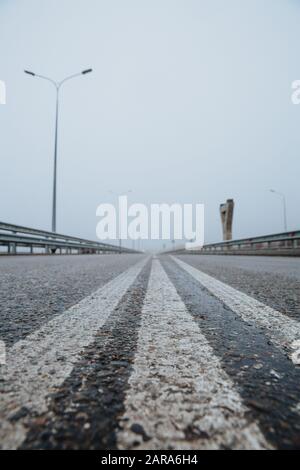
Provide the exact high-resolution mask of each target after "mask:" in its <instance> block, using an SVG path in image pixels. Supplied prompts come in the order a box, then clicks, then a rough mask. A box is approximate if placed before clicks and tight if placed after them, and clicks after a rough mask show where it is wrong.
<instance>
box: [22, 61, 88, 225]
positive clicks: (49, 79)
mask: <svg viewBox="0 0 300 470" xmlns="http://www.w3.org/2000/svg"><path fill="white" fill-rule="evenodd" d="M92 71H93V70H92V69H86V70H83V71H82V72H80V73H76V74H75V75H70V76H69V77H66V78H64V79H63V80H62V81H60V82H56V81H55V80H52V79H51V78H48V77H44V76H43V75H38V74H36V73H34V72H31V71H30V70H24V72H25V73H26V74H27V75H31V76H32V77H36V78H42V79H43V80H47V81H48V82H50V83H52V85H54V86H55V88H56V119H55V145H54V174H53V203H52V232H56V176H57V136H58V112H59V91H60V88H61V86H62V85H63V84H64V83H65V82H66V81H68V80H71V79H72V78H76V77H80V76H81V75H86V74H88V73H91V72H92Z"/></svg>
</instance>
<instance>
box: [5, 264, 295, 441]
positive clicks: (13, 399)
mask: <svg viewBox="0 0 300 470" xmlns="http://www.w3.org/2000/svg"><path fill="white" fill-rule="evenodd" d="M0 292H1V297H0V314H1V336H0V340H1V341H2V342H3V343H2V344H4V345H5V346H6V364H3V365H1V366H0V372H1V377H0V446H1V448H3V449H120V450H123V449H162V450H165V449H179V450H181V449H185V450H194V449H197V450H198V449H199V450H201V449H299V448H300V366H299V365H298V364H299V363H300V360H299V359H300V353H299V350H300V323H299V303H300V259H296V258H295V259H294V258H292V259H286V258H270V257H243V256H241V257H231V256H224V257H222V256H193V255H186V256H178V257H173V256H161V257H147V256H140V255H122V256H120V255H107V256H105V255H104V256H70V257H65V256H62V257H59V256H57V257H39V256H36V257H34V256H33V257H32V256H31V257H11V258H10V257H3V258H1V259H0Z"/></svg>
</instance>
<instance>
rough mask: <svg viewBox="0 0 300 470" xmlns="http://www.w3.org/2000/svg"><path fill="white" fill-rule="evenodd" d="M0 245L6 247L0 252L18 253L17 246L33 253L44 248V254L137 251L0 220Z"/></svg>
mask: <svg viewBox="0 0 300 470" xmlns="http://www.w3.org/2000/svg"><path fill="white" fill-rule="evenodd" d="M0 246H4V247H7V250H6V252H2V253H1V252H0V254H19V253H20V252H19V251H18V248H24V247H25V248H29V253H31V254H34V249H35V248H42V249H44V250H45V251H44V253H45V254H51V253H52V254H54V253H57V252H58V253H60V254H72V253H73V252H74V251H76V252H77V253H78V254H100V253H138V252H137V251H134V250H130V249H128V248H124V247H123V248H120V247H118V246H114V245H110V244H108V243H101V242H95V241H92V240H86V239H84V238H78V237H72V236H68V235H61V234H58V233H53V232H48V231H45V230H37V229H32V228H28V227H22V226H19V225H13V224H8V223H4V222H0Z"/></svg>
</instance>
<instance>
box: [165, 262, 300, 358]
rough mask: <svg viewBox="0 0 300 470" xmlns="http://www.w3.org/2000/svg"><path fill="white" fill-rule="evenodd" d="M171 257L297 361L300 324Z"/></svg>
mask: <svg viewBox="0 0 300 470" xmlns="http://www.w3.org/2000/svg"><path fill="white" fill-rule="evenodd" d="M172 259H173V260H174V261H175V262H176V263H177V264H178V265H179V266H180V267H181V268H182V269H184V270H185V271H186V272H187V273H189V274H190V275H191V276H192V277H193V278H194V279H196V280H197V281H198V282H200V284H202V285H203V286H204V287H205V288H206V289H207V290H209V291H210V292H211V293H212V294H213V295H214V296H215V297H217V298H218V299H219V300H221V301H222V302H223V303H224V304H225V305H227V307H229V308H230V310H232V311H233V312H235V313H237V314H238V315H239V316H240V317H241V318H242V319H243V320H245V321H246V322H249V323H251V324H253V325H255V326H259V327H260V328H262V329H263V330H264V332H265V334H266V335H267V336H268V337H269V338H270V340H271V341H272V343H273V344H275V345H276V346H278V347H279V348H281V349H282V350H283V351H285V350H287V351H288V352H289V354H290V358H291V360H293V362H296V357H297V353H298V355H299V352H295V351H293V353H292V350H293V349H294V346H293V344H298V343H297V341H299V339H300V323H298V322H297V321H295V320H293V319H292V318H289V317H287V316H286V315H283V314H282V313H280V312H278V311H277V310H274V309H273V308H271V307H268V306H267V305H265V304H263V303H262V302H259V301H258V300H256V299H254V298H253V297H250V296H249V295H247V294H244V293H243V292H240V291H238V290H236V289H234V288H233V287H230V286H228V285H227V284H225V283H224V282H221V281H218V280H217V279H215V278H214V277H212V276H209V275H208V274H205V273H203V272H202V271H199V270H198V269H196V268H194V267H192V266H190V265H189V264H187V263H185V262H183V261H182V260H180V259H178V258H175V257H174V256H172ZM295 342H296V343H295Z"/></svg>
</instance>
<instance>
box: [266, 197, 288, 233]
mask: <svg viewBox="0 0 300 470" xmlns="http://www.w3.org/2000/svg"><path fill="white" fill-rule="evenodd" d="M270 192H271V193H273V194H277V195H278V196H280V197H281V198H282V206H283V223H284V231H285V232H287V231H288V228H287V213H286V212H287V211H286V198H285V195H284V194H283V193H280V192H279V191H275V189H270Z"/></svg>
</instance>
